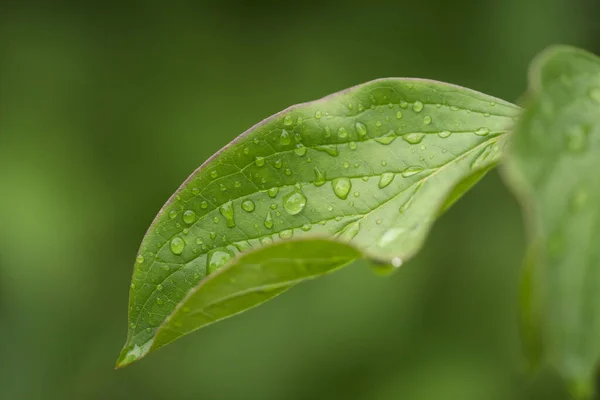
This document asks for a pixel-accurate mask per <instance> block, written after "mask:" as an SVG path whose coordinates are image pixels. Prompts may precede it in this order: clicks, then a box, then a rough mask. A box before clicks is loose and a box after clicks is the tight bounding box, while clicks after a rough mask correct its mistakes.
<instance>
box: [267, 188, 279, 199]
mask: <svg viewBox="0 0 600 400" xmlns="http://www.w3.org/2000/svg"><path fill="white" fill-rule="evenodd" d="M267 193H268V194H269V197H270V198H272V199H273V198H275V197H277V193H279V188H278V187H277V186H273V187H272V188H269V190H267Z"/></svg>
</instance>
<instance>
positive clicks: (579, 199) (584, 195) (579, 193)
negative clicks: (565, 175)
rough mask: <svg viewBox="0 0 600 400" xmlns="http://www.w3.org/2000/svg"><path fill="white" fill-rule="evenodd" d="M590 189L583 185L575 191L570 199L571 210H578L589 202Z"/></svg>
mask: <svg viewBox="0 0 600 400" xmlns="http://www.w3.org/2000/svg"><path fill="white" fill-rule="evenodd" d="M588 198H589V195H588V191H587V189H586V188H584V187H581V188H579V189H577V190H575V191H574V192H573V194H572V195H571V198H570V199H569V209H570V210H571V212H577V211H579V210H581V209H582V208H583V207H585V205H586V204H587V202H588Z"/></svg>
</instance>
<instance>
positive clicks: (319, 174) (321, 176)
mask: <svg viewBox="0 0 600 400" xmlns="http://www.w3.org/2000/svg"><path fill="white" fill-rule="evenodd" d="M313 170H314V171H315V182H314V184H315V186H323V185H324V184H325V181H326V180H327V178H326V177H325V172H323V171H321V169H319V167H314V168H313Z"/></svg>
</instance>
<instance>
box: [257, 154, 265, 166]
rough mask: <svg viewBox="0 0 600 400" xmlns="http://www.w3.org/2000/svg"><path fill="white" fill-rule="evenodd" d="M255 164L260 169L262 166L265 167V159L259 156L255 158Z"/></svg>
mask: <svg viewBox="0 0 600 400" xmlns="http://www.w3.org/2000/svg"><path fill="white" fill-rule="evenodd" d="M255 162H256V165H257V166H259V167H262V166H263V165H265V158H264V157H261V156H256V158H255Z"/></svg>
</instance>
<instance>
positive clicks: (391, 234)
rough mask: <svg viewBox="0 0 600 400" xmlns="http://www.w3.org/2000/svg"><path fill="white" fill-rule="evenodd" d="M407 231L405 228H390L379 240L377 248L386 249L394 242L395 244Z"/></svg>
mask: <svg viewBox="0 0 600 400" xmlns="http://www.w3.org/2000/svg"><path fill="white" fill-rule="evenodd" d="M405 231H406V230H405V229H404V228H390V229H388V230H387V231H385V232H384V233H383V235H381V237H380V238H379V240H378V241H377V246H379V247H386V246H388V245H389V244H391V243H392V242H394V241H395V240H396V239H398V237H400V235H402V234H403V233H404V232H405Z"/></svg>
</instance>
